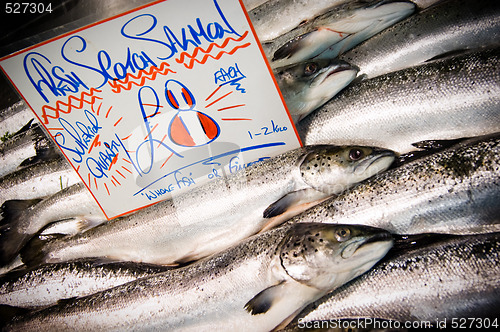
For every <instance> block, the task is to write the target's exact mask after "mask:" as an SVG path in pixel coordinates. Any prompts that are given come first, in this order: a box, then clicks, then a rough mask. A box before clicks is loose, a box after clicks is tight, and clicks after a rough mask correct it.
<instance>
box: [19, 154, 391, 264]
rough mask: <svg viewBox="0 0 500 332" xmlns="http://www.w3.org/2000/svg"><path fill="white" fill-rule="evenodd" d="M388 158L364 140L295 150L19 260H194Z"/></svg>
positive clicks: (46, 244)
mask: <svg viewBox="0 0 500 332" xmlns="http://www.w3.org/2000/svg"><path fill="white" fill-rule="evenodd" d="M393 160H394V154H393V153H392V152H390V151H386V150H378V149H370V148H363V147H335V146H315V147H305V148H300V149H295V150H292V151H290V152H287V153H285V154H282V155H280V156H277V157H274V158H271V159H268V160H265V161H262V162H260V163H257V164H254V165H252V166H250V167H247V168H245V169H244V170H242V171H241V172H236V173H233V174H232V175H229V176H227V177H225V178H218V179H215V180H214V181H211V182H209V183H207V184H206V185H202V186H200V187H198V188H195V189H193V190H191V191H189V192H187V193H186V194H183V195H179V196H176V197H174V199H172V200H165V201H163V202H160V203H158V204H155V205H153V206H150V207H148V208H144V209H142V210H139V211H137V212H136V213H133V214H131V215H129V216H126V217H123V218H120V219H118V220H114V221H111V222H107V223H104V224H102V225H100V226H97V227H95V228H92V229H90V230H88V231H86V232H84V233H82V234H79V235H76V236H74V237H71V238H62V239H55V240H49V241H41V240H40V241H33V243H32V245H31V246H30V247H29V248H27V249H26V250H24V251H23V253H22V257H23V261H24V262H25V263H27V264H30V265H31V264H37V263H54V262H62V261H68V260H73V259H77V258H82V257H106V258H108V259H114V260H130V261H137V262H148V263H157V264H175V263H177V262H186V261H192V260H196V259H199V258H201V257H204V256H207V255H209V254H212V253H215V252H217V251H220V250H222V249H224V248H227V247H229V246H230V245H232V244H234V243H236V242H238V241H239V240H242V239H244V238H246V237H248V236H250V235H252V234H255V233H257V232H259V231H261V230H262V229H263V228H264V227H269V225H270V224H271V225H276V224H279V223H281V222H283V221H284V220H286V219H287V218H289V217H290V216H292V215H295V214H297V213H299V212H301V211H303V210H305V208H306V207H309V206H311V204H316V203H317V202H319V201H320V200H323V199H325V198H326V197H328V196H330V195H332V194H338V193H340V192H343V191H344V190H346V189H347V188H349V187H351V186H352V185H354V184H355V183H357V182H359V181H361V180H363V179H366V178H368V177H370V176H372V175H374V174H376V173H377V172H380V171H383V170H385V169H387V168H388V167H389V166H390V164H391V163H392V162H393Z"/></svg>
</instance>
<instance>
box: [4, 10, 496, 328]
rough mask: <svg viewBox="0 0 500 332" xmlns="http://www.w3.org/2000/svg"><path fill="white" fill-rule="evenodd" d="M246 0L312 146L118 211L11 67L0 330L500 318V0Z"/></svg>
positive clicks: (438, 323) (101, 13)
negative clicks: (72, 157)
mask: <svg viewBox="0 0 500 332" xmlns="http://www.w3.org/2000/svg"><path fill="white" fill-rule="evenodd" d="M214 1H216V0H214ZM111 2H112V6H111V7H112V9H113V10H112V11H107V10H101V6H102V5H101V4H100V2H98V1H96V2H95V3H94V2H91V3H92V6H95V7H96V8H95V9H96V13H97V16H92V17H89V16H85V17H82V20H78V21H74V22H72V23H71V24H68V25H65V26H58V27H57V28H52V29H51V30H49V31H45V32H43V33H40V34H37V35H32V36H31V37H29V38H28V39H24V40H19V42H16V43H15V45H14V44H13V45H7V46H2V47H0V48H1V49H3V50H4V54H8V53H11V52H14V51H17V50H19V49H20V48H17V49H16V46H19V45H23V47H28V46H30V45H31V44H33V43H34V42H35V41H36V40H45V39H46V38H45V37H50V36H56V35H58V34H60V33H61V32H63V31H69V30H71V29H72V28H70V25H71V26H75V27H77V28H78V27H82V26H83V25H85V24H88V23H94V22H95V21H96V20H98V19H99V18H108V17H110V16H111V15H113V13H119V12H123V11H125V10H127V9H129V8H131V7H134V6H139V5H143V4H146V3H148V2H149V1H148V0H134V1H133V2H134V4H129V3H128V2H123V1H122V0H119V1H117V0H116V1H115V0H111ZM242 3H243V4H244V5H245V7H246V9H247V11H248V17H249V18H250V20H251V21H252V23H253V25H254V27H255V31H256V32H257V34H258V35H259V38H260V41H261V43H262V49H263V51H264V53H265V56H266V57H267V58H268V62H269V65H270V68H271V69H272V71H273V74H274V77H275V79H276V83H277V85H278V86H279V88H280V90H281V94H282V96H283V100H284V101H285V102H286V104H287V108H288V110H289V111H290V116H291V117H292V119H293V120H294V122H295V124H296V129H297V133H298V134H299V136H300V137H301V139H302V142H303V143H304V145H305V146H304V147H303V148H300V149H297V150H293V151H288V152H286V153H284V154H282V155H279V156H276V157H273V158H269V159H267V160H259V161H258V162H255V163H251V164H248V165H251V166H248V165H245V166H246V167H243V166H240V164H238V167H235V168H233V169H230V172H229V173H230V174H229V175H228V174H226V173H224V174H223V176H224V177H222V176H221V177H215V179H214V180H213V181H212V182H208V183H206V184H204V185H201V186H200V187H197V188H195V189H193V190H191V191H186V192H184V193H183V194H181V195H179V196H175V197H174V198H172V199H168V200H165V201H162V202H159V203H156V204H154V205H151V206H149V207H146V208H144V209H141V210H139V211H136V212H133V213H130V214H127V215H124V216H121V217H119V218H115V219H113V220H106V218H105V216H104V214H103V212H102V211H101V209H100V208H99V207H98V204H97V202H96V201H95V200H94V199H93V197H92V195H91V194H90V192H88V191H87V189H86V188H85V186H84V184H83V183H82V182H81V180H80V178H79V177H78V176H77V174H76V173H75V172H74V170H73V169H72V167H71V166H70V164H69V163H67V162H66V161H65V160H63V159H62V158H61V156H60V155H59V153H58V152H57V153H56V152H55V150H54V149H53V148H52V147H53V146H54V145H55V144H54V143H49V142H51V141H50V138H49V137H46V136H45V135H46V133H45V131H44V130H40V127H38V128H37V126H38V125H37V124H36V123H37V122H38V120H37V119H36V118H35V116H34V115H33V113H32V112H31V110H29V109H28V106H27V104H26V103H25V102H24V101H19V98H18V96H15V92H14V91H10V92H11V93H7V92H9V91H8V89H11V87H10V86H7V84H8V83H7V81H6V80H4V82H5V83H1V82H0V85H1V86H0V96H1V98H2V100H0V101H1V102H2V103H1V106H0V108H1V109H0V136H1V139H2V142H1V143H0V205H1V216H0V218H1V219H0V330H2V331H4V330H5V331H30V330H31V331H54V330H55V331H60V330H61V331H66V330H75V331H85V330H90V331H101V330H118V331H123V330H133V331H141V330H144V331H152V330H153V331H154V330H175V331H178V330H190V331H206V330H210V331H212V330H219V331H239V330H250V331H278V330H281V329H285V330H286V331H296V330H303V329H302V328H301V324H300V323H302V324H304V323H324V322H328V321H331V320H333V321H337V320H344V321H351V322H352V321H356V320H357V319H361V320H362V319H374V320H385V321H391V322H392V321H397V322H430V323H433V327H440V328H441V327H446V328H449V327H454V325H451V324H452V322H453V321H455V322H456V321H457V320H459V322H463V320H467V319H470V318H474V319H475V321H474V322H473V323H479V322H480V321H479V320H478V319H483V318H487V319H490V320H489V321H485V320H482V321H481V322H484V323H488V322H489V323H491V324H490V325H491V326H492V327H498V318H500V309H499V308H500V278H499V273H500V270H499V269H500V257H499V248H500V204H499V202H500V64H499V60H500V39H499V37H500V2H499V1H495V0H491V1H488V0H414V1H405V0H388V1H385V0H330V1H324V0H318V1H312V0H293V1H292V0H242ZM75 8H76V9H78V8H81V7H75ZM103 9H105V8H103ZM72 13H73V14H77V10H73V11H72ZM77 16H78V15H77ZM54 22H55V21H54ZM54 22H53V23H52V26H51V27H53V26H54V25H55V26H57V25H58V23H54ZM59 22H61V21H59ZM85 22H87V23H85ZM82 24H83V25H82ZM30 27H31V26H30ZM38 28H39V26H38V25H36V24H34V25H33V30H32V31H35V33H38V32H37V31H42V30H41V29H39V30H37V29H38ZM157 28H159V31H158V32H159V33H161V27H157ZM192 28H194V29H196V27H192ZM58 29H61V30H58ZM20 30H21V31H20V32H23V31H22V30H23V28H22V27H21V28H20ZM207 31H208V32H210V31H211V25H210V24H209V26H208V27H207ZM58 32H59V33H58ZM151 32H153V31H151ZM212 32H213V31H212ZM30 34H32V33H31V32H27V31H25V32H24V36H26V35H28V36H29V35H30ZM21 35H22V34H20V36H21ZM24 36H23V38H24ZM193 37H194V35H193ZM19 39H21V38H19ZM89 47H91V45H90V44H89ZM134 52H136V51H134ZM134 54H135V53H134ZM221 54H222V53H221ZM223 56H230V55H229V54H226V53H224V54H223ZM85 60H89V61H90V60H91V59H85ZM212 60H213V59H212V58H207V61H208V62H211V61H212ZM111 65H112V64H110V66H111ZM207 65H209V64H208V63H207ZM68 74H69V72H68ZM132 88H133V89H135V88H136V87H133V86H132ZM68 95H69V91H68ZM264 111H266V112H267V111H269V112H272V110H271V109H270V110H264ZM32 119H34V120H32ZM240 123H241V121H240ZM23 126H24V127H23ZM156 130H157V132H158V130H165V129H161V128H160V127H159V128H158V129H156ZM165 134H168V132H165ZM165 137H166V136H165ZM263 159H264V158H263ZM236 168H238V170H236ZM122 203H123V204H128V202H127V200H123V202H122ZM428 233H432V234H428ZM393 238H395V240H394V242H395V245H394V247H393V248H391V247H392V245H393ZM390 248H391V249H390ZM386 253H388V255H387V256H386ZM379 260H381V261H380V262H378V261H379ZM13 316H14V317H13ZM294 317H295V318H294ZM290 322H291V323H290ZM289 323H290V324H289ZM467 323H470V320H467ZM6 324H7V325H6ZM308 326H311V325H308ZM312 326H313V327H315V326H317V325H314V324H313V325H312ZM320 326H323V327H324V326H325V325H321V324H320ZM476 326H477V325H476ZM330 327H331V326H330ZM365 327H367V328H369V327H370V326H365ZM412 327H415V326H412ZM424 327H427V326H424ZM485 327H486V325H485ZM373 328H376V327H373ZM306 330H308V329H307V326H306ZM348 330H350V331H353V330H365V329H364V328H363V326H360V325H356V324H350V325H349V329H348Z"/></svg>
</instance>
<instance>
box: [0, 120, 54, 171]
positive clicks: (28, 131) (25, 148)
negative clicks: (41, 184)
mask: <svg viewBox="0 0 500 332" xmlns="http://www.w3.org/2000/svg"><path fill="white" fill-rule="evenodd" d="M55 149H56V148H55V144H54V142H53V141H52V140H51V139H50V138H49V137H47V135H46V134H45V133H44V132H43V131H42V129H41V127H40V126H39V125H38V124H35V125H31V121H30V122H29V123H28V124H27V125H25V126H24V127H23V128H21V130H20V131H18V132H17V133H16V134H15V135H14V136H13V137H11V138H10V139H8V140H7V141H5V142H4V143H3V144H0V164H1V165H2V168H1V169H0V176H4V175H6V174H8V173H11V172H13V171H15V170H16V169H17V168H18V167H20V166H27V164H28V163H30V164H33V163H35V162H37V161H41V160H47V159H49V158H50V157H51V156H54V157H55V156H57V152H56V151H55Z"/></svg>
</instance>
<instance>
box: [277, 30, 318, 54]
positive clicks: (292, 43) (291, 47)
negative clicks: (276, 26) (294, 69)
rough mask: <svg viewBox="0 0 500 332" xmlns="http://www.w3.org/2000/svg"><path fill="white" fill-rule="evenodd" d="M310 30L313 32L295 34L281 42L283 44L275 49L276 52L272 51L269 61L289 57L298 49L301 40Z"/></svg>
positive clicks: (307, 35)
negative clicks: (271, 57)
mask: <svg viewBox="0 0 500 332" xmlns="http://www.w3.org/2000/svg"><path fill="white" fill-rule="evenodd" d="M312 32H314V31H311V32H307V33H304V34H302V35H300V36H297V37H295V38H293V39H291V40H289V41H287V42H286V43H285V44H283V46H281V47H280V48H278V49H277V50H276V52H274V54H273V59H272V60H271V61H277V60H282V59H288V58H289V57H291V56H292V55H293V54H294V53H296V52H297V51H298V50H300V48H301V42H302V40H303V39H305V38H307V37H309V35H310V34H311V33H312Z"/></svg>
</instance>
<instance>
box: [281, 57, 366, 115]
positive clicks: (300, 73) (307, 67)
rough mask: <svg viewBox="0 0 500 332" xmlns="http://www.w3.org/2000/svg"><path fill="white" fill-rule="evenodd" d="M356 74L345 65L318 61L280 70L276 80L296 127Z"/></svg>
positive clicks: (338, 61) (341, 62) (351, 68)
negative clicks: (296, 124)
mask: <svg viewBox="0 0 500 332" xmlns="http://www.w3.org/2000/svg"><path fill="white" fill-rule="evenodd" d="M357 73H358V70H357V69H355V68H354V67H352V66H351V65H349V64H348V63H347V62H345V61H342V60H336V59H318V60H315V61H312V60H311V61H304V62H301V63H298V64H294V65H291V66H286V67H282V68H277V69H275V70H274V77H275V78H276V81H277V82H278V85H279V87H280V90H281V92H282V94H283V98H284V99H285V102H286V105H287V107H288V110H289V111H290V115H291V116H292V118H293V120H294V122H296V123H297V122H298V121H300V120H301V119H302V118H304V117H305V116H306V115H308V114H309V113H311V112H312V111H314V110H315V109H317V108H319V107H321V106H322V105H323V104H324V103H326V102H327V101H328V100H330V99H331V98H332V97H333V96H335V95H336V94H337V93H338V92H340V90H342V89H343V88H345V87H346V86H347V85H349V83H351V82H352V81H353V80H354V78H356V75H357Z"/></svg>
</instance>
